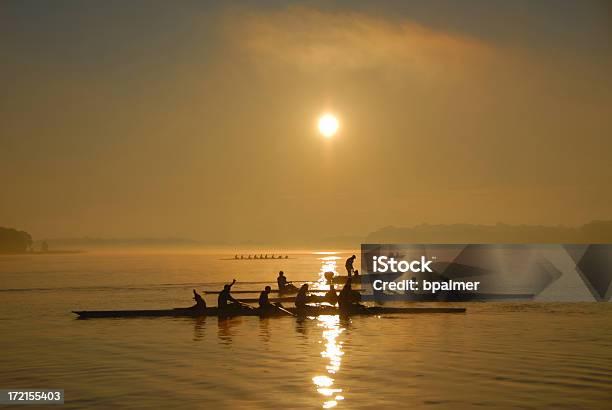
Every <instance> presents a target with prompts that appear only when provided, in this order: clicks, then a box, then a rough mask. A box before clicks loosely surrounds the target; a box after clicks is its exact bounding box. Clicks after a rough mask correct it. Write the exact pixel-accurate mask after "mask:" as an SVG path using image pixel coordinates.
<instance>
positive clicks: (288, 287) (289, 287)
mask: <svg viewBox="0 0 612 410" xmlns="http://www.w3.org/2000/svg"><path fill="white" fill-rule="evenodd" d="M276 283H277V284H278V291H279V292H280V293H283V292H295V291H296V290H298V289H297V288H296V287H295V286H294V285H293V284H292V283H291V282H289V281H287V278H286V277H285V272H283V271H280V272H278V278H276Z"/></svg>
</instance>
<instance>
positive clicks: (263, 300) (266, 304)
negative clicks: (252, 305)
mask: <svg viewBox="0 0 612 410" xmlns="http://www.w3.org/2000/svg"><path fill="white" fill-rule="evenodd" d="M270 291H272V288H271V287H270V286H266V288H265V289H264V290H263V291H262V292H261V293H260V294H259V308H260V309H268V308H271V307H274V305H273V304H272V303H270V299H269V296H270Z"/></svg>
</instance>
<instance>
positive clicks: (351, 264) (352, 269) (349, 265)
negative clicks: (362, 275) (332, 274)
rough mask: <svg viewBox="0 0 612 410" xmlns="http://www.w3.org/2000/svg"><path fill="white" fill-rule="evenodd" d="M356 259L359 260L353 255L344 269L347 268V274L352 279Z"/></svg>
mask: <svg viewBox="0 0 612 410" xmlns="http://www.w3.org/2000/svg"><path fill="white" fill-rule="evenodd" d="M355 259H357V256H355V255H353V256H351V257H350V258H348V259H347V260H346V262H345V263H344V267H345V268H346V274H347V275H348V277H349V278H350V277H351V275H352V274H353V271H354V270H355V268H353V262H355Z"/></svg>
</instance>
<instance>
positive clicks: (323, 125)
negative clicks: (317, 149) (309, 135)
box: [319, 114, 340, 138]
mask: <svg viewBox="0 0 612 410" xmlns="http://www.w3.org/2000/svg"><path fill="white" fill-rule="evenodd" d="M338 128H340V123H339V122H338V119H337V118H336V117H334V116H333V115H332V114H324V115H323V116H321V118H319V132H320V133H321V135H323V136H324V137H325V138H331V137H333V136H334V135H336V133H337V132H338Z"/></svg>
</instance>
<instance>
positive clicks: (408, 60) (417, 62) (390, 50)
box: [222, 7, 493, 76]
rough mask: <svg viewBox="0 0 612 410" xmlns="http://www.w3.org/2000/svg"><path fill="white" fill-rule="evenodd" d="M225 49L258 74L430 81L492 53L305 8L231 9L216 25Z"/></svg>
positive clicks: (452, 38) (422, 32) (387, 23)
mask: <svg viewBox="0 0 612 410" xmlns="http://www.w3.org/2000/svg"><path fill="white" fill-rule="evenodd" d="M222 30H223V34H224V35H225V36H226V37H227V40H228V41H227V44H228V45H229V47H230V48H231V49H232V50H234V51H236V52H238V53H239V55H240V56H241V57H242V58H244V59H245V60H244V61H245V62H247V63H250V64H254V65H256V66H257V67H258V68H260V69H261V70H272V71H274V70H275V69H279V68H280V69H287V68H295V69H298V70H300V71H303V72H305V73H310V74H315V75H320V74H321V73H329V72H337V71H342V72H345V71H347V70H348V71H360V70H364V71H370V70H380V69H382V70H386V71H396V72H402V73H404V74H407V73H412V74H421V75H424V76H432V75H433V76H435V75H436V74H442V73H444V74H445V75H446V74H449V73H452V72H453V71H458V70H459V71H461V70H464V69H465V68H466V67H468V68H469V67H474V66H478V65H480V64H483V63H484V62H486V61H487V59H489V58H490V56H491V54H492V52H493V51H492V49H491V48H489V47H488V45H487V44H486V43H484V42H482V41H480V40H478V39H475V38H470V37H467V36H462V35H460V34H457V33H451V32H443V31H436V30H433V29H430V28H427V27H425V26H422V25H419V24H417V23H415V22H413V21H410V20H408V19H400V20H397V19H394V20H389V19H384V18H381V17H373V16H370V15H366V14H363V13H358V12H329V11H321V10H317V9H313V8H307V7H288V8H285V9H283V10H274V11H270V10H268V11H261V10H251V9H231V10H228V11H226V13H225V15H224V17H223V20H222Z"/></svg>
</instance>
